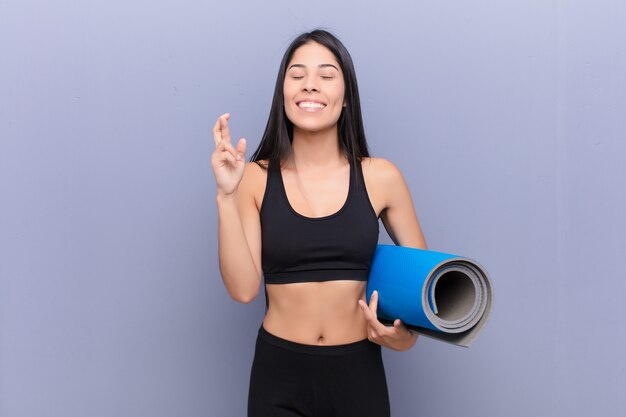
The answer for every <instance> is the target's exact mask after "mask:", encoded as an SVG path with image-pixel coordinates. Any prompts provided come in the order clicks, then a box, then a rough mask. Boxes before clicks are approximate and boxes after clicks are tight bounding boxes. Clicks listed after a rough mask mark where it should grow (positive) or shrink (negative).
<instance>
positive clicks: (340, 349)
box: [258, 324, 380, 355]
mask: <svg viewBox="0 0 626 417" xmlns="http://www.w3.org/2000/svg"><path fill="white" fill-rule="evenodd" d="M258 337H260V338H261V339H263V340H265V341H266V342H268V343H271V344H273V345H275V346H278V347H281V348H284V349H289V350H293V351H296V352H300V353H312V354H316V355H341V354H344V353H350V352H356V351H359V350H364V349H372V348H374V349H376V348H378V349H380V345H379V344H377V343H374V342H371V341H370V340H369V339H367V338H365V339H362V340H358V341H356V342H352V343H346V344H341V345H307V344H303V343H298V342H294V341H292V340H287V339H283V338H281V337H278V336H276V335H273V334H271V333H270V332H268V331H267V330H265V327H263V325H262V324H261V327H259V335H258Z"/></svg>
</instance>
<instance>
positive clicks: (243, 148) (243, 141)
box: [237, 138, 246, 161]
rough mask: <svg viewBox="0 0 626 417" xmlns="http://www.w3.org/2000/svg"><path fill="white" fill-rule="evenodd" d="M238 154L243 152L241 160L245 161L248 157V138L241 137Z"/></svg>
mask: <svg viewBox="0 0 626 417" xmlns="http://www.w3.org/2000/svg"><path fill="white" fill-rule="evenodd" d="M237 154H241V160H242V161H245V159H246V139H245V138H241V139H239V142H237Z"/></svg>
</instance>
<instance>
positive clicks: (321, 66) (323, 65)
mask: <svg viewBox="0 0 626 417" xmlns="http://www.w3.org/2000/svg"><path fill="white" fill-rule="evenodd" d="M293 67H301V68H306V65H304V64H293V65H290V66H289V68H287V70H290V69H291V68H293ZM317 67H318V68H326V67H333V68H334V69H336V70H337V71H339V69H338V68H337V67H336V66H334V65H333V64H319V65H318V66H317Z"/></svg>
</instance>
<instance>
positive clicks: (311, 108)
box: [297, 101, 326, 112]
mask: <svg viewBox="0 0 626 417" xmlns="http://www.w3.org/2000/svg"><path fill="white" fill-rule="evenodd" d="M297 105H298V107H300V108H301V109H302V110H304V111H307V112H317V111H320V110H323V109H324V107H326V104H324V103H317V102H315V101H301V102H299V103H297Z"/></svg>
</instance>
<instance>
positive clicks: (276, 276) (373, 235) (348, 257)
mask: <svg viewBox="0 0 626 417" xmlns="http://www.w3.org/2000/svg"><path fill="white" fill-rule="evenodd" d="M355 165H356V167H357V168H356V169H358V173H359V175H358V178H357V175H355V171H356V169H355ZM260 217H261V229H262V230H261V239H262V269H263V276H264V279H265V283H266V284H286V283H292V282H307V281H330V280H342V279H346V280H358V281H367V278H368V276H369V271H370V265H371V260H372V257H373V255H374V251H375V250H376V245H377V244H378V234H379V228H378V217H377V216H376V212H375V211H374V208H373V207H372V204H371V202H370V199H369V196H368V194H367V190H366V188H365V181H364V180H363V170H362V167H361V162H360V161H357V162H356V164H355V163H354V162H353V161H352V160H350V185H349V190H348V197H347V198H346V201H345V202H344V205H343V206H342V207H341V208H340V209H339V211H337V212H335V213H333V214H330V215H328V216H324V217H306V216H303V215H301V214H299V213H298V212H296V211H295V210H294V209H293V208H292V207H291V205H290V204H289V200H288V199H287V193H286V192H285V186H284V183H283V179H282V174H281V170H280V166H279V164H276V166H274V164H272V163H271V162H270V164H269V167H268V173H267V183H266V186H265V194H264V195H263V202H262V203H261V209H260Z"/></svg>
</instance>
